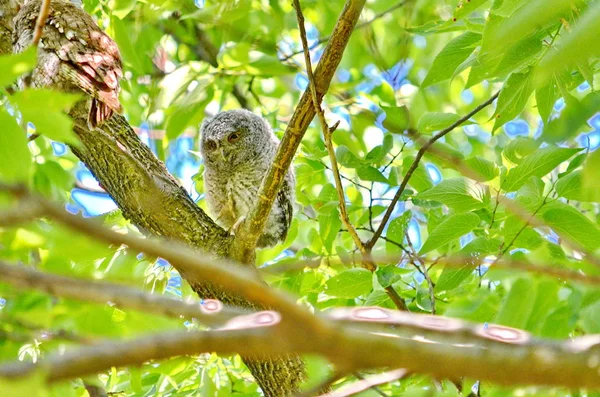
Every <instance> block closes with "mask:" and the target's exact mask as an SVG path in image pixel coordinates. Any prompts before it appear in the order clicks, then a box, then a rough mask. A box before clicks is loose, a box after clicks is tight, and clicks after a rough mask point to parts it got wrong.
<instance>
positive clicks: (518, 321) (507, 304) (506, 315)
mask: <svg viewBox="0 0 600 397" xmlns="http://www.w3.org/2000/svg"><path fill="white" fill-rule="evenodd" d="M536 290H537V288H536V285H535V283H534V282H533V280H532V279H530V278H520V279H518V280H516V281H515V282H514V283H513V285H512V286H511V288H510V292H509V293H508V296H507V297H506V299H505V300H504V303H503V304H502V307H501V308H500V312H499V313H498V315H497V316H496V319H495V320H494V322H495V323H497V324H500V325H506V326H508V327H515V328H520V329H524V328H525V326H526V325H527V321H528V320H529V316H530V315H531V313H532V312H533V309H534V306H533V304H534V303H535V297H536Z"/></svg>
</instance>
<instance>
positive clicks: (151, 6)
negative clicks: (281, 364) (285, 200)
mask: <svg viewBox="0 0 600 397" xmlns="http://www.w3.org/2000/svg"><path fill="white" fill-rule="evenodd" d="M83 3H84V8H85V10H86V11H88V12H89V13H91V14H92V15H93V16H94V17H95V18H96V19H97V21H98V23H99V25H100V26H101V27H102V28H104V29H105V30H106V31H107V32H108V33H109V35H111V37H113V38H114V39H115V41H116V42H117V43H118V45H119V47H120V49H121V53H122V57H123V60H124V70H125V71H126V78H125V79H124V80H123V82H122V87H123V90H122V93H121V101H122V104H123V107H124V108H125V112H126V116H127V118H128V121H129V122H130V124H131V125H133V126H139V133H140V136H141V138H142V139H144V140H145V141H146V142H147V143H148V145H149V146H150V147H151V148H152V149H153V151H154V153H155V154H156V156H157V157H158V158H159V159H161V160H163V161H165V163H166V164H167V166H168V168H169V170H170V171H171V172H172V173H173V175H175V176H176V177H177V178H179V180H180V182H181V183H182V185H183V186H184V187H185V188H186V189H187V190H188V192H189V193H190V194H191V196H192V197H193V198H194V199H196V200H197V203H198V205H199V206H200V207H202V208H204V207H205V204H204V202H203V199H202V197H203V183H202V165H201V162H202V161H201V158H200V157H199V155H198V152H197V144H198V139H199V136H198V128H197V127H198V124H199V123H200V122H201V121H202V120H203V118H204V117H206V116H207V115H210V114H214V113H215V112H216V111H220V110H225V109H231V108H236V107H240V106H247V107H249V108H251V109H252V110H254V111H256V112H257V113H261V114H263V115H264V116H265V117H266V118H267V120H268V121H269V122H270V123H271V125H272V126H273V128H274V130H275V131H276V133H278V134H280V135H282V133H283V131H284V130H285V126H286V124H287V122H288V121H289V117H290V116H291V114H292V113H293V110H294V107H295V106H296V104H297V103H298V100H299V98H300V95H301V94H302V92H303V91H304V89H306V87H307V86H308V79H307V77H306V68H305V64H304V59H303V55H302V53H301V50H302V45H301V43H300V36H299V31H298V25H297V21H296V15H295V12H294V10H293V8H292V6H291V4H290V2H289V1H278V0H269V1H267V0H223V1H216V0H215V1H211V0H206V1H201V0H197V1H196V2H195V3H193V2H191V1H186V2H182V1H175V0H167V1H158V0H147V1H137V0H112V1H104V0H84V1H83ZM343 3H344V2H343V1H341V0H335V1H309V0H307V1H304V2H303V3H302V6H303V11H304V15H305V18H306V21H307V36H308V44H309V46H310V48H311V51H310V54H311V57H312V59H313V62H314V63H315V64H316V63H317V61H318V60H319V58H320V56H321V54H322V49H323V45H324V44H325V43H326V40H327V37H328V35H329V33H330V32H331V31H332V30H333V28H334V25H335V22H336V20H337V18H338V16H339V13H340V11H341V9H342V7H343ZM549 3H551V4H549ZM599 18H600V3H598V2H596V1H584V0H554V1H552V2H548V1H547V0H493V1H491V0H462V1H458V2H457V1H456V0H452V1H442V0H408V1H405V2H403V3H402V4H399V5H396V4H393V3H392V2H390V1H388V0H374V1H369V2H368V4H367V5H366V6H365V9H364V10H363V13H362V19H361V21H360V22H359V25H358V26H357V28H356V30H355V32H354V33H353V35H352V38H351V40H350V42H349V44H348V47H347V48H346V51H345V52H344V57H343V60H342V63H341V65H340V67H339V68H338V70H337V72H336V75H335V79H334V81H333V82H332V84H331V86H330V88H329V90H328V93H327V95H326V96H325V98H324V101H323V107H324V109H325V116H326V118H327V121H328V122H329V124H330V125H333V124H334V123H335V122H336V121H339V123H340V124H339V126H338V127H337V130H336V131H335V132H334V133H333V144H334V147H335V158H336V159H337V162H338V164H339V166H340V172H341V174H342V183H343V187H344V193H345V202H346V206H347V209H348V213H349V220H350V223H351V224H352V225H353V226H354V227H355V228H356V229H357V231H358V234H359V236H360V237H361V239H362V240H363V241H368V240H369V239H370V238H372V236H373V235H374V233H375V232H376V230H377V229H378V227H379V225H380V224H381V221H382V218H383V215H384V213H385V212H386V210H387V209H388V208H390V203H391V202H392V200H393V199H394V196H395V195H396V193H397V192H398V189H399V186H401V185H402V184H403V182H404V180H405V178H406V176H407V175H408V176H409V178H410V179H408V180H407V183H404V185H405V188H404V189H403V192H402V194H401V196H400V197H399V198H400V201H399V203H398V204H397V205H395V206H394V207H392V209H393V211H392V212H390V214H391V217H390V220H389V222H388V223H387V225H385V228H384V229H383V234H382V237H381V238H380V239H377V240H376V241H375V244H374V247H373V250H372V254H373V257H374V258H375V262H376V263H377V269H376V270H375V271H374V272H371V271H369V270H367V269H365V268H362V267H361V266H360V265H361V255H360V252H359V251H358V250H357V246H356V242H355V241H354V240H353V238H352V236H351V235H350V233H348V228H347V225H344V224H343V220H342V219H341V218H340V213H339V209H338V205H339V201H338V195H337V193H336V186H335V181H334V179H333V178H332V174H331V164H330V163H329V159H328V157H327V156H328V152H327V149H326V146H325V144H324V141H323V136H322V132H321V129H320V126H319V123H318V120H315V122H313V123H312V124H311V127H310V129H309V130H308V132H307V134H306V135H305V137H304V138H303V141H302V145H301V147H300V149H299V151H298V152H297V153H296V156H295V159H294V167H295V172H296V177H297V201H298V203H297V212H296V216H295V219H294V221H293V224H292V227H291V230H290V233H289V236H288V238H287V240H286V241H285V242H284V243H283V244H280V245H278V246H276V247H274V248H272V249H268V250H262V251H260V252H258V255H257V265H258V266H260V269H261V274H262V275H263V277H264V278H265V280H266V281H267V282H268V283H269V284H270V285H271V286H272V287H273V288H277V289H280V290H283V291H285V292H287V293H289V294H291V295H292V296H294V297H295V298H297V299H298V301H299V302H300V303H301V304H302V305H306V306H309V307H311V308H314V310H315V311H327V310H328V309H331V308H336V307H353V306H380V307H384V308H389V309H396V307H397V306H396V305H395V303H394V301H393V300H392V299H390V296H389V295H388V293H386V288H390V287H391V288H393V289H394V290H395V291H396V292H397V293H398V294H399V296H400V297H401V298H402V300H404V301H405V303H406V305H407V307H408V309H409V310H410V311H411V312H418V313H432V314H436V315H443V316H447V317H454V318H459V319H465V320H469V321H473V322H477V323H497V324H501V325H506V326H510V327H515V328H518V329H521V330H525V331H528V332H530V333H531V334H533V335H535V336H538V337H543V338H551V339H568V338H571V337H574V336H580V335H585V334H600V290H599V289H598V282H597V281H596V282H594V281H588V282H581V280H580V281H576V280H574V279H569V277H565V276H561V277H556V276H555V273H553V271H555V270H557V269H558V270H565V271H570V272H572V273H577V274H580V275H581V274H583V275H585V276H588V277H589V279H590V280H594V277H598V276H600V269H599V268H598V266H597V264H598V261H597V260H595V259H594V258H595V254H596V252H598V249H599V248H600V225H599V224H598V214H599V213H598V203H600V181H599V179H598V177H597V175H596V174H595V171H594V169H596V167H597V166H598V165H599V163H600V156H599V155H598V151H596V149H597V148H598V147H599V146H600V116H599V113H598V112H599V111H600V96H599V94H598V92H597V91H596V90H595V89H596V88H597V87H598V81H597V80H598V72H599V63H598V59H599V56H600V41H599V40H598V37H600V24H598V22H597V21H598V20H599ZM35 62H36V56H35V51H34V50H30V51H27V52H25V53H22V54H19V55H3V56H2V57H0V85H1V86H3V87H5V86H9V85H10V84H12V83H14V82H15V80H16V79H17V78H18V77H20V76H21V75H22V74H23V73H25V72H27V71H29V70H31V69H32V68H33V67H34V65H35ZM497 91H500V94H499V96H498V97H497V99H496V100H495V101H494V104H493V105H491V106H489V107H486V108H483V109H482V110H481V111H479V112H477V113H476V114H474V115H473V116H472V117H470V118H468V119H466V120H461V119H462V118H463V116H465V115H467V114H468V113H469V112H471V111H472V110H473V109H474V108H475V107H476V106H478V105H480V104H482V103H484V102H486V101H487V100H489V99H490V98H492V96H493V95H494V93H496V92H497ZM77 99H78V97H77V96H73V95H67V94H63V93H58V92H53V91H50V90H33V89H26V90H24V91H20V92H16V93H9V92H8V91H6V90H4V92H3V97H2V104H3V106H2V108H0V124H1V125H2V126H3V128H2V132H1V133H0V182H3V183H17V182H20V183H25V184H27V185H28V186H29V187H30V188H31V189H32V190H33V191H35V192H37V193H39V194H41V195H43V196H45V197H46V198H48V199H51V200H53V201H58V202H62V203H65V205H66V208H67V209H68V210H69V211H71V212H74V213H77V212H81V213H83V214H84V215H85V216H97V217H98V218H100V219H101V220H102V221H103V223H104V224H106V225H108V226H110V227H112V228H115V229H119V230H122V231H126V232H128V233H138V229H136V228H135V226H133V225H131V224H130V223H129V222H128V221H127V220H126V219H125V218H124V217H123V215H122V214H121V213H120V212H119V211H118V210H117V211H111V210H114V209H116V206H114V204H112V201H110V200H109V199H108V196H107V194H106V193H105V192H104V191H103V190H102V189H101V187H99V186H97V184H95V182H94V181H93V177H92V176H91V174H90V173H89V171H87V170H86V168H85V166H84V165H83V164H82V163H80V162H79V160H78V158H77V157H76V156H75V155H74V154H73V153H72V152H71V151H70V149H68V147H66V146H65V145H63V143H68V144H73V145H75V147H76V146H77V145H78V143H77V138H76V136H75V135H74V133H73V132H72V127H73V126H72V121H71V120H70V119H69V118H68V117H67V116H66V115H65V113H64V111H65V110H67V109H68V108H69V107H70V106H71V105H72V104H73V103H74V102H75V101H76V100H77ZM459 121H464V122H462V124H461V125H460V126H457V127H456V128H453V129H452V131H449V132H448V133H447V134H445V135H444V136H441V137H440V139H439V140H436V141H435V143H433V142H432V143H433V144H432V145H431V148H430V150H428V151H425V152H423V153H420V152H419V149H420V148H421V147H422V146H423V145H424V143H425V142H427V140H428V139H430V138H431V137H434V136H435V134H436V133H439V132H440V131H443V130H445V129H447V128H449V127H450V126H452V125H453V124H454V123H457V122H459ZM22 125H25V128H22ZM24 129H26V130H27V131H26V132H27V133H29V134H31V133H34V132H37V133H39V134H40V135H41V136H40V137H39V138H37V139H35V140H34V141H31V142H29V141H28V139H27V135H26V133H25V132H24ZM421 156H423V157H422V158H421ZM415 159H417V162H415ZM419 159H420V161H419ZM413 164H416V165H417V167H416V168H415V169H414V170H413V171H409V170H410V169H411V165H413ZM506 200H510V202H512V203H515V204H514V205H513V206H510V205H507V204H506ZM17 204H18V199H15V198H14V197H12V196H10V195H9V194H2V195H0V206H1V207H2V210H4V211H14V208H15V206H16V205H17ZM514 206H517V207H518V209H519V210H518V211H515V209H514ZM1 219H2V217H0V220H1ZM0 260H2V261H7V262H12V263H22V264H27V265H30V266H34V267H35V268H36V269H38V270H41V271H44V272H48V273H54V274H60V275H65V276H69V277H77V278H84V279H94V280H107V281H112V282H117V283H121V284H126V285H130V286H134V287H136V288H140V289H144V290H147V291H151V292H153V293H159V294H164V295H167V296H172V297H175V298H178V299H180V298H183V299H190V300H195V301H198V299H199V298H198V296H197V295H196V294H195V293H194V292H193V291H192V289H191V288H190V286H189V285H188V284H187V283H186V282H185V281H184V280H182V279H181V277H180V276H179V275H178V273H177V272H176V271H175V270H173V269H172V268H171V267H170V266H169V264H168V263H166V262H165V261H164V260H162V259H157V260H155V259H153V258H149V257H148V256H143V255H138V252H134V251H133V250H131V249H128V248H125V247H115V246H108V245H106V244H103V243H100V242H98V241H94V239H92V238H90V237H88V236H85V235H81V234H78V233H73V231H71V230H69V229H67V228H64V227H63V226H60V225H58V224H56V223H55V222H52V221H49V220H36V221H33V222H26V223H23V224H19V225H11V226H7V227H3V226H1V225H0ZM500 260H502V261H506V262H507V263H512V264H515V266H514V268H511V267H510V266H508V267H499V266H496V264H497V263H499V262H500ZM457 261H459V264H458V265H457V264H456V262H457ZM594 262H595V263H594ZM299 264H310V266H306V267H304V266H301V267H299V266H298V265H299ZM516 265H526V266H527V265H536V266H539V267H538V270H539V271H538V272H536V273H533V272H527V271H523V270H522V269H523V267H522V266H521V267H519V266H516ZM540 269H541V270H540ZM544 269H546V270H544ZM561 274H563V273H561ZM564 274H567V275H568V274H571V273H569V272H565V273H564ZM596 280H597V279H596ZM200 298H202V297H200ZM298 326H299V327H301V325H300V324H299V325H298ZM184 327H187V328H190V329H198V328H199V329H203V325H201V324H199V323H197V322H196V321H191V320H190V321H185V322H184V321H183V320H181V319H173V318H165V317H162V316H159V315H153V314H147V313H142V312H138V311H133V310H124V309H120V308H117V307H115V306H114V305H111V304H103V305H102V304H93V303H87V302H82V301H78V300H74V299H65V298H57V297H54V296H52V294H49V293H46V292H40V291H34V290H30V289H21V288H16V287H14V286H11V285H8V284H5V283H2V279H1V277H0V359H1V360H6V361H8V360H15V359H17V358H18V359H20V360H23V361H36V360H40V359H43V357H44V356H45V355H46V354H47V353H48V352H54V351H57V350H59V349H62V348H63V347H64V346H65V345H78V344H85V343H90V342H91V341H95V340H100V339H101V338H126V337H131V338H135V337H137V336H140V335H144V334H148V333H153V332H158V331H161V330H172V329H181V328H184ZM365 354H370V352H365ZM431 365H432V366H435V365H436V364H435V362H432V364H431ZM474 365H485V362H476V363H474ZM307 369H308V374H309V380H308V382H309V383H310V384H312V385H314V384H316V383H318V380H319V379H322V378H324V377H326V376H327V373H328V371H329V369H328V367H327V364H326V362H324V361H323V360H322V359H320V358H317V357H307ZM354 380H355V378H353V376H348V377H346V378H343V380H341V381H339V383H337V384H335V385H334V387H338V385H343V384H346V383H351V382H353V381H354ZM84 381H85V384H97V385H102V387H104V388H105V389H106V391H108V392H112V393H117V394H115V395H123V396H151V395H162V396H188V395H189V396H191V395H202V396H229V395H240V396H242V395H245V396H254V395H259V393H260V390H259V388H258V387H257V385H256V384H255V382H254V381H253V379H252V377H251V375H250V374H249V372H248V370H247V368H246V367H245V366H244V364H243V363H242V361H241V359H240V358H239V357H237V356H217V355H215V354H204V355H200V356H189V357H187V356H179V357H175V358H172V359H168V360H162V361H158V362H152V363H146V364H144V365H142V366H140V367H131V368H113V370H111V371H107V372H106V373H102V374H99V375H98V376H93V377H90V378H85V379H84ZM84 381H82V380H73V381H69V382H62V383H58V384H54V385H52V386H46V384H45V381H44V375H43V373H36V375H35V376H34V377H33V378H27V379H25V380H23V379H21V380H19V381H8V380H6V381H5V380H2V379H0V395H1V396H3V395H7V396H8V395H11V396H25V395H27V396H34V395H35V396H45V395H52V396H84V395H86V393H87V391H86V389H85V386H84ZM457 384H458V383H457ZM475 384H477V385H479V386H480V387H481V395H483V396H512V395H528V396H537V395H539V396H548V395H553V396H572V395H580V396H583V395H589V396H592V395H596V394H592V393H588V394H585V392H584V391H570V390H566V389H560V388H552V389H551V388H533V387H532V388H516V386H515V388H510V387H500V386H497V385H494V384H491V383H487V382H482V383H481V384H479V383H476V380H475V379H473V380H464V389H463V390H464V391H463V392H462V393H463V394H461V392H460V391H459V390H458V389H457V387H456V386H455V384H453V383H452V382H449V381H443V382H442V383H441V384H436V383H435V381H434V380H432V379H431V378H429V377H427V376H424V375H412V376H410V377H408V378H405V379H402V380H401V381H394V382H391V383H389V384H387V385H383V386H380V387H379V389H380V391H383V392H384V393H387V395H390V396H398V395H407V396H409V395H410V396H413V395H415V396H417V395H428V396H429V395H436V396H437V395H439V396H459V395H467V394H468V391H469V390H470V389H471V387H472V386H473V385H475ZM5 390H11V392H10V393H9V394H3V393H5ZM361 395H363V396H374V395H378V394H377V392H376V391H374V390H373V389H371V390H368V391H366V392H364V393H363V394H361Z"/></svg>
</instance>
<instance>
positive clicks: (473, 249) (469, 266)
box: [435, 237, 502, 292]
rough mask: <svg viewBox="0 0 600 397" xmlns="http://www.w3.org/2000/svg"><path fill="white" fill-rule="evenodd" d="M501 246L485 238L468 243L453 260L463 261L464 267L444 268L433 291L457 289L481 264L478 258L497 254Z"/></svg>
mask: <svg viewBox="0 0 600 397" xmlns="http://www.w3.org/2000/svg"><path fill="white" fill-rule="evenodd" d="M501 244H502V241H501V240H499V239H490V238H487V237H477V238H475V239H474V240H472V241H471V242H469V244H467V245H465V246H464V247H463V248H462V249H461V250H460V251H459V252H458V253H457V254H456V256H455V258H456V259H455V260H457V259H458V260H462V261H464V265H463V266H456V267H455V266H452V267H450V266H446V267H445V268H444V270H443V271H442V274H440V277H439V278H438V280H437V282H436V284H435V290H436V291H438V292H441V291H451V290H453V289H455V288H457V287H459V286H460V285H461V284H462V283H463V281H465V280H466V279H467V278H468V277H469V276H470V275H472V274H473V270H475V269H476V268H477V266H478V265H479V263H481V262H480V260H479V259H478V258H479V257H481V256H485V255H490V254H495V253H497V252H498V247H500V245H501Z"/></svg>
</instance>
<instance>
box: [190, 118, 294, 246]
mask: <svg viewBox="0 0 600 397" xmlns="http://www.w3.org/2000/svg"><path fill="white" fill-rule="evenodd" d="M201 133H202V138H201V149H200V150H201V153H202V157H203V158H204V167H205V168H204V188H205V189H204V190H205V193H206V201H207V204H208V210H209V214H210V215H211V216H212V217H213V218H214V219H215V220H216V222H217V223H218V224H219V225H220V226H222V227H224V228H227V229H230V230H231V229H235V228H236V227H237V226H238V225H239V222H241V220H243V219H244V218H245V216H246V215H247V214H248V212H250V210H251V209H252V208H253V206H254V204H255V203H256V200H257V198H258V190H259V189H260V185H261V182H262V180H263V178H264V176H265V174H266V173H267V170H268V168H269V166H270V165H271V163H272V162H273V158H274V157H275V153H276V152H277V147H278V146H279V140H278V139H277V137H275V134H273V131H272V130H271V127H270V126H269V125H268V124H267V122H266V120H265V119H263V118H262V117H260V116H257V115H256V114H254V113H252V112H250V111H248V110H230V111H226V112H221V113H219V114H217V115H216V116H215V117H213V118H210V119H205V120H204V122H203V123H202V127H201ZM294 188H295V178H294V173H293V171H292V170H291V169H290V170H288V172H287V174H286V176H285V178H284V181H283V184H282V186H281V189H280V190H279V193H278V194H277V197H276V199H275V203H274V204H273V208H272V209H271V213H270V215H269V218H268V219H267V223H266V225H265V230H264V232H263V235H262V236H261V237H260V238H259V240H258V244H257V246H258V247H270V246H273V245H275V244H277V242H279V241H283V240H285V238H286V236H287V232H288V229H289V227H290V223H291V222H292V215H293V204H294Z"/></svg>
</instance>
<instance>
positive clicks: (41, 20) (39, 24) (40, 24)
mask: <svg viewBox="0 0 600 397" xmlns="http://www.w3.org/2000/svg"><path fill="white" fill-rule="evenodd" d="M51 1H52V0H42V4H41V5H40V13H39V14H38V17H37V20H36V21H35V30H34V31H33V40H32V42H31V45H32V46H34V47H37V45H38V44H39V42H40V40H41V39H42V34H43V33H44V26H46V20H47V19H48V14H50V2H51Z"/></svg>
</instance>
